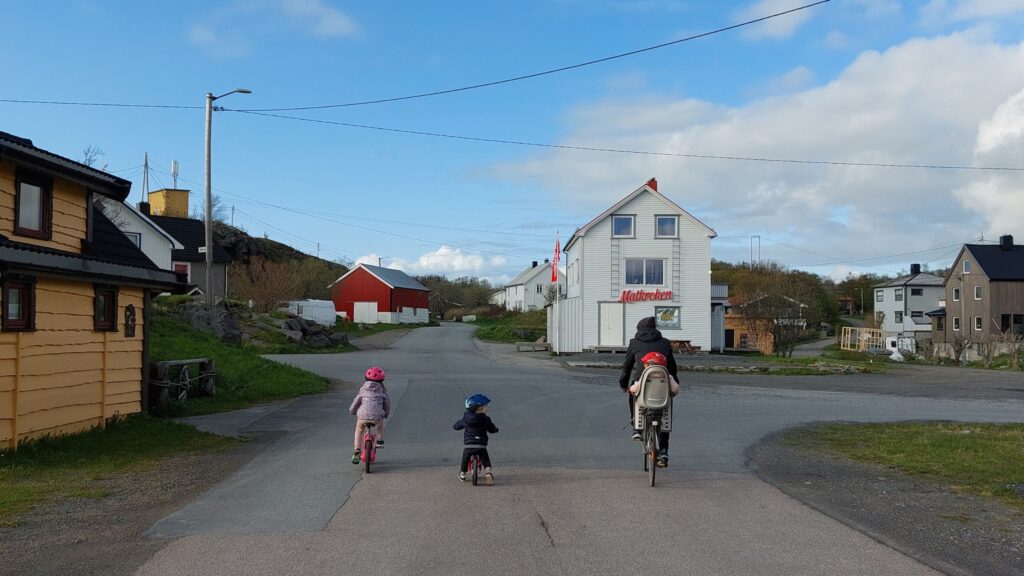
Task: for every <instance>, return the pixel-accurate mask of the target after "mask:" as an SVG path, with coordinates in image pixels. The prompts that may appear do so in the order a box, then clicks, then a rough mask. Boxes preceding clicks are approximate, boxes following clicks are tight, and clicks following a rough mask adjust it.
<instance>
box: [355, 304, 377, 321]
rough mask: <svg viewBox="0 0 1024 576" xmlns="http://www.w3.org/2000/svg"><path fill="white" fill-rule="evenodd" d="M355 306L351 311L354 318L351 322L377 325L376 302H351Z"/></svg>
mask: <svg viewBox="0 0 1024 576" xmlns="http://www.w3.org/2000/svg"><path fill="white" fill-rule="evenodd" d="M353 304H354V305H355V306H354V308H353V309H352V315H353V316H355V318H353V320H354V321H355V322H360V323H363V324H376V323H377V303H376V302H353Z"/></svg>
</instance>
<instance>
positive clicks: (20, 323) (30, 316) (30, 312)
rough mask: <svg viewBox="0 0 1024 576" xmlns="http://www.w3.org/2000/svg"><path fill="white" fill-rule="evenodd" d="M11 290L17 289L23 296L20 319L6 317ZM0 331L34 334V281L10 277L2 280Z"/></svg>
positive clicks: (15, 276) (20, 277)
mask: <svg viewBox="0 0 1024 576" xmlns="http://www.w3.org/2000/svg"><path fill="white" fill-rule="evenodd" d="M11 288H18V289H19V290H21V293H22V294H23V299H22V301H21V311H22V314H21V316H22V317H21V318H19V319H18V320H11V319H10V318H9V317H8V310H9V308H8V305H9V304H10V301H11V296H10V290H11ZM0 315H2V320H0V329H2V330H3V331H4V332H35V329H36V280H35V278H31V277H27V276H17V275H10V276H7V277H5V278H4V280H3V310H0Z"/></svg>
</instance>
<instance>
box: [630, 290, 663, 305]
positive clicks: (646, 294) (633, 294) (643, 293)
mask: <svg viewBox="0 0 1024 576" xmlns="http://www.w3.org/2000/svg"><path fill="white" fill-rule="evenodd" d="M671 299H672V291H671V290H623V291H622V294H620V295H619V302H647V301H650V300H671Z"/></svg>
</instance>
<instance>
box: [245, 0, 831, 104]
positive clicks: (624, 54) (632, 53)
mask: <svg viewBox="0 0 1024 576" xmlns="http://www.w3.org/2000/svg"><path fill="white" fill-rule="evenodd" d="M829 1H830V0H820V1H819V2H813V3H811V4H806V5H804V6H800V7H798V8H793V9H791V10H785V11H783V12H776V13H775V14H769V15H768V16H763V17H761V18H755V19H753V20H747V21H746V22H741V23H739V24H734V25H732V26H726V27H724V28H718V29H717V30H711V31H710V32H702V33H700V34H694V35H693V36H687V37H686V38H680V39H679V40H673V41H671V42H664V43H662V44H656V45H654V46H648V47H647V48H640V49H639V50H631V51H629V52H622V53H620V54H614V55H612V56H605V57H604V58H598V59H596V60H588V61H586V62H580V63H578V64H571V65H569V66H561V67H559V68H552V69H550V70H545V71H543V72H534V73H531V74H524V75H522V76H515V77H513V78H506V79H504V80H495V81H492V82H484V83H482V84H473V85H471V86H463V87H461V88H449V89H447V90H437V91H434V92H424V93H421V94H412V95H409V96H396V97H394V98H379V99H376V100H362V101H359V102H346V103H344V104H322V105H319V106H295V107H291V108H244V109H238V110H236V112H294V111H297V110H323V109H326V108H347V107H351V106H366V105H368V104H384V103H386V102H398V101H401V100H414V99H416V98H428V97H430V96H441V95H444V94H454V93H456V92H466V91H468V90H476V89H479V88H488V87H491V86H498V85H501V84H509V83H512V82H519V81H520V80H529V79H532V78H539V77H541V76H547V75H550V74H557V73H559V72H566V71H568V70H575V69H577V68H583V67H585V66H592V65H594V64H601V63H604V62H609V61H611V60H617V59H619V58H626V57H627V56H635V55H637V54H642V53H644V52H651V51H653V50H658V49H660V48H665V47H668V46H674V45H676V44H681V43H683V42H690V41H692V40H697V39H699V38H705V37H707V36H712V35H714V34H720V33H722V32H727V31H729V30H735V29H737V28H742V27H744V26H750V25H753V24H757V23H758V22H764V21H765V20H771V19H772V18H778V17H780V16H785V15H787V14H792V13H794V12H799V11H801V10H807V9H808V8H813V7H814V6H818V5H819V4H825V3H827V2H829Z"/></svg>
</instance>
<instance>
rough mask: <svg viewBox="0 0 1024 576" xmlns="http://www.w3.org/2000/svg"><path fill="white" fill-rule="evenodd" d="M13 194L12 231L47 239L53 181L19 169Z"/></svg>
mask: <svg viewBox="0 0 1024 576" xmlns="http://www.w3.org/2000/svg"><path fill="white" fill-rule="evenodd" d="M14 195H15V198H14V233H15V234H17V235H18V236H28V237H30V238H39V239H41V240H49V239H50V236H51V232H50V231H51V223H52V220H53V208H52V207H53V182H52V181H51V180H50V179H49V178H45V177H43V176H40V175H38V174H35V173H32V172H28V171H27V170H21V169H19V170H18V173H17V176H16V182H15V194H14Z"/></svg>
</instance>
